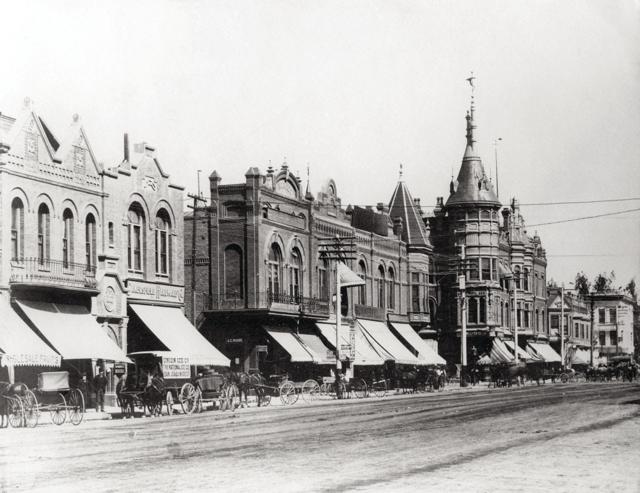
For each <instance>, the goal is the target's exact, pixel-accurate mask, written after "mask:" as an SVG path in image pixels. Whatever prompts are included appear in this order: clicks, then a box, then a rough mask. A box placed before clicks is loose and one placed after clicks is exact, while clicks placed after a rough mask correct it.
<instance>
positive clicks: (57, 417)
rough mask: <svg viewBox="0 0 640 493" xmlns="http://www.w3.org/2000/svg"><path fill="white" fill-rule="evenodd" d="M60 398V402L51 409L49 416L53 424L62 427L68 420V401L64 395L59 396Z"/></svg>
mask: <svg viewBox="0 0 640 493" xmlns="http://www.w3.org/2000/svg"><path fill="white" fill-rule="evenodd" d="M58 396H59V397H60V402H57V403H56V404H52V405H51V406H50V407H49V416H50V417H51V422H52V423H53V424H55V425H58V426H60V425H61V424H62V423H64V422H65V421H66V420H67V401H66V400H65V398H64V395H62V394H58Z"/></svg>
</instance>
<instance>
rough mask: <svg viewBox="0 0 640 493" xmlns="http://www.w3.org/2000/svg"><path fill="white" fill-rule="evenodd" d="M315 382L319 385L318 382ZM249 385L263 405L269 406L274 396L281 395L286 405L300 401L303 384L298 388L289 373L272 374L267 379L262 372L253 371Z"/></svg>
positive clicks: (281, 399)
mask: <svg viewBox="0 0 640 493" xmlns="http://www.w3.org/2000/svg"><path fill="white" fill-rule="evenodd" d="M313 382H314V383H316V385H317V382H315V381H313ZM249 387H250V388H252V389H253V390H254V391H255V393H256V395H257V396H258V403H259V405H261V406H268V405H269V404H270V403H271V398H272V397H280V401H282V403H283V404H284V405H285V406H290V405H292V404H295V403H296V402H297V401H298V396H299V392H300V390H301V385H298V386H297V388H298V390H296V384H295V383H294V382H292V381H291V380H289V376H288V375H287V374H278V375H270V376H269V378H268V379H266V378H265V377H264V376H262V375H261V374H260V373H252V374H251V375H250V383H249Z"/></svg>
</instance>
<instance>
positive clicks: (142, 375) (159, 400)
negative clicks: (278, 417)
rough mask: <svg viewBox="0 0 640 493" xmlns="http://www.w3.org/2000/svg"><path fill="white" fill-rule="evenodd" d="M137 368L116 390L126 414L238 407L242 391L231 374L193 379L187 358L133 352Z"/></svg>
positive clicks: (151, 413) (185, 411)
mask: <svg viewBox="0 0 640 493" xmlns="http://www.w3.org/2000/svg"><path fill="white" fill-rule="evenodd" d="M130 356H132V357H133V358H134V359H135V362H136V363H135V367H134V368H133V369H132V372H131V373H130V374H129V375H127V378H126V379H124V380H121V382H119V383H118V386H117V388H116V396H117V398H118V401H119V403H120V407H121V409H122V412H123V415H125V416H132V415H133V414H134V411H135V408H136V407H139V408H142V410H143V411H144V412H145V414H146V413H148V414H150V415H152V416H157V415H160V414H162V409H163V407H166V409H167V414H169V415H171V414H174V412H175V411H176V406H177V405H179V406H180V409H181V410H182V412H183V413H184V414H192V413H194V412H201V411H203V410H204V409H205V407H206V406H207V405H209V404H211V405H213V406H214V407H217V408H219V409H221V410H225V409H232V408H235V407H237V405H238V404H239V391H238V387H237V385H236V384H235V383H234V379H233V376H232V375H231V374H230V373H229V372H225V373H224V374H222V373H217V372H214V371H211V370H207V371H206V374H204V375H203V374H199V375H198V376H196V377H193V376H192V372H193V369H194V367H192V366H191V365H190V364H189V360H188V358H179V357H175V356H173V355H160V356H159V355H158V354H157V353H155V352H154V353H151V352H149V353H143V352H139V353H134V354H132V355H130Z"/></svg>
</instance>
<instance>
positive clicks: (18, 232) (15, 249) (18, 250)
mask: <svg viewBox="0 0 640 493" xmlns="http://www.w3.org/2000/svg"><path fill="white" fill-rule="evenodd" d="M22 257H24V205H23V204H22V200H20V199H19V198H18V197H16V198H15V199H13V201H12V202H11V258H12V259H21V258H22Z"/></svg>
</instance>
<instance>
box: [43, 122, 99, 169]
mask: <svg viewBox="0 0 640 493" xmlns="http://www.w3.org/2000/svg"><path fill="white" fill-rule="evenodd" d="M45 129H46V127H45ZM56 145H57V147H55V149H57V150H56V154H55V157H56V159H58V160H59V161H60V162H61V163H63V164H64V163H65V160H68V159H69V156H70V153H71V152H72V151H73V148H74V147H79V148H81V149H86V150H87V152H88V154H89V159H90V161H91V164H93V169H94V171H95V172H96V173H100V171H101V166H100V165H99V164H98V161H97V159H96V157H95V155H94V154H93V150H92V149H91V145H90V144H89V139H87V135H86V133H85V131H84V128H83V127H82V125H81V123H80V118H79V117H78V115H77V114H76V115H73V121H72V123H71V125H70V126H69V130H68V131H67V134H66V135H65V137H64V139H62V143H61V144H57V142H56Z"/></svg>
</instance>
